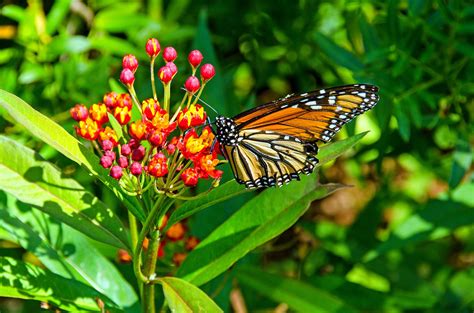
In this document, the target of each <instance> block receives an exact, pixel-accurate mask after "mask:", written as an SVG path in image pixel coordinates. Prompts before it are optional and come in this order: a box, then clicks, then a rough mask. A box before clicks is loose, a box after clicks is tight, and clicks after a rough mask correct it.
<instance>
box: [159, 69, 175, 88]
mask: <svg viewBox="0 0 474 313" xmlns="http://www.w3.org/2000/svg"><path fill="white" fill-rule="evenodd" d="M158 77H159V78H160V80H161V81H162V82H163V83H164V84H168V83H169V82H170V81H171V80H172V79H173V73H172V72H171V69H170V68H169V67H168V66H163V67H161V68H160V69H159V70H158Z"/></svg>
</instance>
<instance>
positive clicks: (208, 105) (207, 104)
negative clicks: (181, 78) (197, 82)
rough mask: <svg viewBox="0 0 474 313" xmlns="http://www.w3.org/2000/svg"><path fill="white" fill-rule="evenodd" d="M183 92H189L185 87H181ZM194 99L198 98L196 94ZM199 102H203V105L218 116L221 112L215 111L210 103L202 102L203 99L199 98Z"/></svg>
mask: <svg viewBox="0 0 474 313" xmlns="http://www.w3.org/2000/svg"><path fill="white" fill-rule="evenodd" d="M181 90H184V91H187V90H186V88H184V87H181ZM193 97H194V98H197V97H196V95H195V94H193ZM198 101H200V102H202V103H203V104H205V105H206V106H207V107H209V108H210V109H211V110H212V111H214V113H216V114H217V115H219V112H217V110H216V109H214V108H213V107H212V106H211V105H210V104H209V103H207V102H206V101H204V100H202V99H201V98H199V99H198Z"/></svg>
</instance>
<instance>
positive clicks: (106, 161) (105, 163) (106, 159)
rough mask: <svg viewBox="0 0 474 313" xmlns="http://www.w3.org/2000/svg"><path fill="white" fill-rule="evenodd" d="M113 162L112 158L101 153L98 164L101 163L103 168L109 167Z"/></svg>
mask: <svg viewBox="0 0 474 313" xmlns="http://www.w3.org/2000/svg"><path fill="white" fill-rule="evenodd" d="M113 163H114V160H113V159H112V158H111V157H110V156H107V155H103V156H102V157H101V158H100V165H102V166H103V167H104V168H109V167H111V166H112V164H113Z"/></svg>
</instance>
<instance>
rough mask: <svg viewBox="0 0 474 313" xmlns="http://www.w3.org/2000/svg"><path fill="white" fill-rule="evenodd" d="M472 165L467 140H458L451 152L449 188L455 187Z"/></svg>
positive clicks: (469, 146) (470, 151) (470, 150)
mask: <svg viewBox="0 0 474 313" xmlns="http://www.w3.org/2000/svg"><path fill="white" fill-rule="evenodd" d="M471 166H472V148H471V145H469V143H468V142H467V141H464V140H458V143H457V145H456V150H455V151H454V154H453V165H452V167H451V175H450V177H449V188H451V189H454V188H456V187H457V186H458V185H459V184H460V183H461V181H462V179H463V177H464V175H465V174H466V172H467V171H468V170H469V168H470V167H471Z"/></svg>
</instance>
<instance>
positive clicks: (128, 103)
mask: <svg viewBox="0 0 474 313" xmlns="http://www.w3.org/2000/svg"><path fill="white" fill-rule="evenodd" d="M115 99H116V101H117V106H118V107H121V108H128V110H129V111H131V110H132V105H133V102H132V97H131V96H130V95H129V94H128V93H121V94H119V95H118V96H117V97H116V98H115Z"/></svg>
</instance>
